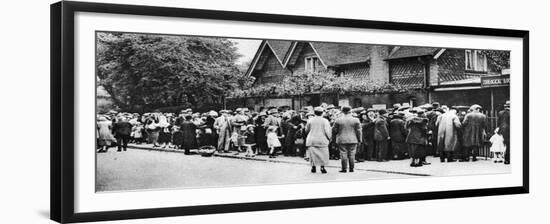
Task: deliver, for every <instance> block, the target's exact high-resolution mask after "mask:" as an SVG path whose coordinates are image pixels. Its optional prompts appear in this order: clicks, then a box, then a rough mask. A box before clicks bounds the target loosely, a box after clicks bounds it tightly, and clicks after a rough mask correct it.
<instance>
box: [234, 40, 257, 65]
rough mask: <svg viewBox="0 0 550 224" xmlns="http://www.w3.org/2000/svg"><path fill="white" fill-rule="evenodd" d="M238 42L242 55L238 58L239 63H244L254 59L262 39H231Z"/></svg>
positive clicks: (238, 49) (238, 50) (238, 48)
mask: <svg viewBox="0 0 550 224" xmlns="http://www.w3.org/2000/svg"><path fill="white" fill-rule="evenodd" d="M229 40H231V41H233V42H235V43H237V52H238V53H239V54H241V55H242V57H240V58H239V59H238V60H237V63H239V64H244V63H246V62H249V61H252V58H254V54H256V51H258V47H259V46H260V43H261V42H262V41H261V40H251V39H229Z"/></svg>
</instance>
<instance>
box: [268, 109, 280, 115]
mask: <svg viewBox="0 0 550 224" xmlns="http://www.w3.org/2000/svg"><path fill="white" fill-rule="evenodd" d="M267 113H268V114H276V113H279V110H277V109H276V108H272V109H269V111H268V112H267Z"/></svg>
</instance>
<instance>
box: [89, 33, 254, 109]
mask: <svg viewBox="0 0 550 224" xmlns="http://www.w3.org/2000/svg"><path fill="white" fill-rule="evenodd" d="M97 37H98V38H97V39H98V43H97V44H98V47H97V50H98V55H97V70H98V71H97V72H98V77H99V78H100V80H101V85H103V86H104V88H105V89H106V90H107V92H109V94H110V95H111V97H112V99H113V101H114V103H115V104H116V105H117V106H118V107H120V108H121V109H122V110H126V111H141V112H143V111H148V110H152V109H155V108H160V107H176V106H179V107H193V108H195V109H201V108H202V109H204V108H212V107H216V106H219V105H221V104H222V100H221V99H222V97H223V96H224V95H226V94H227V93H228V92H230V91H232V90H233V89H234V88H237V87H239V86H241V85H242V84H244V83H246V78H245V77H244V76H243V75H242V72H241V71H240V70H239V67H238V66H237V65H236V64H235V62H236V60H237V59H238V57H240V55H238V53H237V49H236V47H235V44H234V43H233V42H231V41H229V40H227V39H224V38H204V37H191V36H159V35H146V34H126V33H98V36H97Z"/></svg>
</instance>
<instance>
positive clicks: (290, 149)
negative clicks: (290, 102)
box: [285, 115, 301, 156]
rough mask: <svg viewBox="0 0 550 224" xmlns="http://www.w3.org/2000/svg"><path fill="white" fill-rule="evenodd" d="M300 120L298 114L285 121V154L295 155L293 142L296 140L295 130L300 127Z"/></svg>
mask: <svg viewBox="0 0 550 224" xmlns="http://www.w3.org/2000/svg"><path fill="white" fill-rule="evenodd" d="M300 122H301V120H300V116H299V115H294V116H292V118H290V119H289V120H288V121H287V131H286V134H285V147H286V151H285V153H286V155H289V156H295V155H296V149H295V146H294V142H295V141H296V132H297V131H298V130H299V129H300Z"/></svg>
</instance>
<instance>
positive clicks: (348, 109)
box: [342, 106, 351, 113]
mask: <svg viewBox="0 0 550 224" xmlns="http://www.w3.org/2000/svg"><path fill="white" fill-rule="evenodd" d="M350 111H351V107H350V106H343V107H342V112H345V113H347V112H350Z"/></svg>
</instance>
